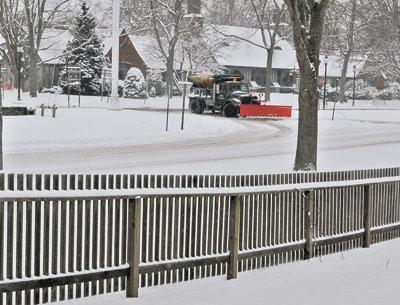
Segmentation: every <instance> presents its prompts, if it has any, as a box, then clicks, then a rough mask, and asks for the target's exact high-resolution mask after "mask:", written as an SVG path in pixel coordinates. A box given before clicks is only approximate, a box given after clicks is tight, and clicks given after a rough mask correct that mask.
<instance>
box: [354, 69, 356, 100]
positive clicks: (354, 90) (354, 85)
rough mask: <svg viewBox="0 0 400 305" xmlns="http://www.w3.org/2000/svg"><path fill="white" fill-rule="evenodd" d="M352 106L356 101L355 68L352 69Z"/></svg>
mask: <svg viewBox="0 0 400 305" xmlns="http://www.w3.org/2000/svg"><path fill="white" fill-rule="evenodd" d="M353 73H354V75H353V106H354V105H355V100H356V66H355V65H354V67H353Z"/></svg>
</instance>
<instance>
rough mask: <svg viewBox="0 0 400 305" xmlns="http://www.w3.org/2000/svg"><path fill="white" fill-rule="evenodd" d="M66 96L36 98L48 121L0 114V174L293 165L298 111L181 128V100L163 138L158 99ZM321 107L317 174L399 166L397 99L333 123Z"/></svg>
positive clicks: (292, 101) (220, 170)
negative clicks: (0, 169)
mask: <svg viewBox="0 0 400 305" xmlns="http://www.w3.org/2000/svg"><path fill="white" fill-rule="evenodd" d="M6 93H8V94H15V92H6ZM65 98H66V97H65V96H58V97H53V96H47V95H42V96H41V100H43V101H45V100H49V101H50V100H51V101H52V102H53V101H56V102H57V105H58V106H59V107H60V109H59V111H58V114H57V118H56V119H51V118H50V115H49V114H46V116H45V117H44V118H42V117H40V116H38V115H37V116H35V117H19V118H11V117H6V118H5V121H4V153H5V169H6V170H8V171H19V172H21V171H39V172H93V173H99V172H110V171H114V172H125V173H160V174H162V173H181V174H193V173H197V174H211V173H214V174H215V173H217V174H245V173H272V172H284V171H291V169H292V164H293V162H294V157H295V150H296V135H297V119H296V118H297V110H295V111H294V114H293V118H292V119H285V120H267V119H258V120H250V119H226V118H223V117H221V116H216V115H201V116H199V115H193V114H190V113H188V112H187V113H186V117H185V130H184V131H181V130H180V119H181V117H180V112H179V109H180V108H181V105H182V104H181V103H182V102H181V98H174V99H173V100H172V101H171V109H172V112H171V115H170V128H169V131H168V133H167V132H165V111H164V110H165V109H164V108H165V98H156V99H154V100H148V101H147V102H146V103H144V102H143V101H134V100H126V99H125V100H122V101H121V103H122V104H121V105H122V106H123V107H124V109H125V110H123V111H120V112H118V111H117V112H113V111H109V110H107V104H106V103H100V102H99V99H98V98H96V97H85V99H83V100H82V104H83V106H84V107H85V108H81V109H78V108H72V109H67V108H65V106H66V100H65ZM24 99H25V100H27V99H28V98H27V97H26V96H24ZM7 100H13V96H9V97H8V99H7ZM273 100H274V101H275V102H278V103H280V104H287V105H293V107H294V109H296V108H297V96H295V95H288V94H273ZM29 102H31V103H32V105H34V103H33V101H29V100H28V103H29ZM328 108H329V110H321V111H320V114H319V118H320V123H319V128H320V130H319V152H318V157H319V159H318V169H319V170H345V169H359V168H376V167H396V166H400V158H399V156H400V101H357V102H356V106H355V107H352V106H351V104H343V105H342V104H338V105H337V111H336V114H335V120H334V121H332V120H331V116H332V111H331V108H332V105H331V104H329V105H328ZM163 109H164V110H163Z"/></svg>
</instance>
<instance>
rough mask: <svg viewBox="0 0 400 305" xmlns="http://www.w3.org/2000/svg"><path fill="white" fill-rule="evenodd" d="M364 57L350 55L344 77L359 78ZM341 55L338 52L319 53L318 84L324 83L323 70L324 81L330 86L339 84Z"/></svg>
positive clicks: (348, 79) (341, 63)
mask: <svg viewBox="0 0 400 305" xmlns="http://www.w3.org/2000/svg"><path fill="white" fill-rule="evenodd" d="M365 64H366V59H365V58H364V57H360V56H358V57H356V56H354V57H352V58H351V59H350V61H349V64H348V69H347V74H346V79H347V81H351V80H353V79H354V78H360V77H361V75H362V74H363V70H364V66H365ZM342 69H343V57H342V56H340V55H338V54H334V53H332V54H321V55H320V65H319V72H318V74H319V84H320V85H322V84H324V81H325V72H326V83H327V85H330V86H332V87H336V86H338V85H339V80H340V78H341V75H342Z"/></svg>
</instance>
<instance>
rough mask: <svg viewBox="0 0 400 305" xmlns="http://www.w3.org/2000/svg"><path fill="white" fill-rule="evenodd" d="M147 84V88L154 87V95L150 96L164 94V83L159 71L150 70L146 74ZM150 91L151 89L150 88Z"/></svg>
mask: <svg viewBox="0 0 400 305" xmlns="http://www.w3.org/2000/svg"><path fill="white" fill-rule="evenodd" d="M147 86H148V88H151V89H153V88H154V89H155V92H153V94H154V95H152V94H150V96H153V97H154V96H163V95H165V89H166V84H165V82H163V80H162V75H161V71H159V70H151V71H150V72H149V74H148V75H147ZM150 91H151V90H150Z"/></svg>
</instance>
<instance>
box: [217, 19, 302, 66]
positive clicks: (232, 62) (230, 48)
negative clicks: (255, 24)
mask: <svg viewBox="0 0 400 305" xmlns="http://www.w3.org/2000/svg"><path fill="white" fill-rule="evenodd" d="M210 31H211V34H212V35H215V36H216V37H218V38H219V39H223V40H225V41H226V43H225V46H224V47H222V48H220V50H219V52H218V54H216V56H215V57H216V59H217V61H218V63H219V64H221V65H223V66H239V67H252V68H265V67H266V64H267V52H266V50H265V49H264V48H262V47H259V46H257V45H261V46H263V45H264V43H263V39H262V33H261V30H260V29H256V28H243V27H236V26H213V27H211V30H210ZM221 33H223V34H221ZM226 35H228V36H229V35H234V36H238V37H240V38H243V39H247V40H249V41H250V42H248V41H244V40H241V39H240V38H231V37H229V38H227V37H226ZM267 39H269V37H268V34H267ZM277 47H278V48H277V49H275V50H274V55H273V60H272V68H273V69H293V67H295V66H297V59H296V53H295V51H294V50H293V48H292V46H291V45H290V44H289V42H288V41H287V40H285V39H280V40H279V42H278V44H277Z"/></svg>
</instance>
